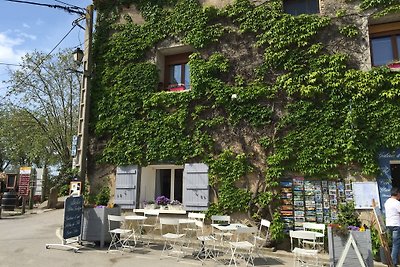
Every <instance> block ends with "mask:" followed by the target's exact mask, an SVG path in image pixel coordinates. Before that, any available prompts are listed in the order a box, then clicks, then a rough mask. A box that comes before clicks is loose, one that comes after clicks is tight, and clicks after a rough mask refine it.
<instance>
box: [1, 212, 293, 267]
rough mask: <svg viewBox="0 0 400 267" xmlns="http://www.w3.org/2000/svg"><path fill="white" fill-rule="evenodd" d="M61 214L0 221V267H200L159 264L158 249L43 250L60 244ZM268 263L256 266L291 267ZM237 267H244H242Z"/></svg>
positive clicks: (187, 261) (288, 262) (275, 257)
mask: <svg viewBox="0 0 400 267" xmlns="http://www.w3.org/2000/svg"><path fill="white" fill-rule="evenodd" d="M63 212H64V211H63V210H52V211H47V212H38V214H26V215H23V216H4V215H6V214H5V213H4V212H3V216H2V219H0V266H1V267H23V266H35V267H55V266H56V267H60V266H68V267H70V266H96V267H102V266H107V267H108V266H113V267H114V266H115V267H125V266H126V267H128V266H129V267H132V266H138V267H139V266H151V267H158V266H160V267H161V266H162V267H169V266H201V262H200V261H198V260H195V259H193V258H191V257H188V258H186V257H185V258H183V259H182V260H180V261H179V262H177V261H176V259H174V258H163V259H161V260H160V253H161V251H160V249H161V247H160V246H155V247H151V248H137V249H135V250H134V251H133V252H128V251H126V252H124V253H123V254H121V252H119V251H113V252H107V249H100V248H99V247H94V248H92V247H89V246H84V247H82V246H78V247H80V249H79V252H77V253H74V252H73V251H72V250H69V249H66V248H50V249H46V244H61V242H62V241H61V239H60V236H61V232H60V230H61V226H62V223H63ZM270 254H271V255H269V254H268V255H267V262H265V261H264V260H263V259H261V258H258V259H256V260H255V266H275V267H283V266H292V265H293V259H292V257H291V255H290V254H288V255H286V256H285V255H282V254H276V253H272V252H270ZM204 266H227V265H226V264H224V263H221V262H215V261H213V260H207V261H206V262H205V265H204ZM239 266H245V264H244V263H241V264H240V265H239Z"/></svg>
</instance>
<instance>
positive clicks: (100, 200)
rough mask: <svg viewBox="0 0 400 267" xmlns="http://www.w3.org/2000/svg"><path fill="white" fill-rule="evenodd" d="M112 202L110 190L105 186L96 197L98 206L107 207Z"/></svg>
mask: <svg viewBox="0 0 400 267" xmlns="http://www.w3.org/2000/svg"><path fill="white" fill-rule="evenodd" d="M109 200H110V188H109V187H108V186H104V187H102V188H101V190H100V192H99V193H98V194H97V195H96V202H95V203H96V205H101V206H107V205H108V201H109Z"/></svg>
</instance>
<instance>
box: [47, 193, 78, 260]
mask: <svg viewBox="0 0 400 267" xmlns="http://www.w3.org/2000/svg"><path fill="white" fill-rule="evenodd" d="M82 212H83V196H72V195H71V196H69V197H67V198H66V199H65V203H64V227H63V239H62V243H61V244H46V248H47V249H49V248H50V247H52V246H55V247H65V248H70V249H73V250H74V252H78V249H79V248H77V247H74V246H70V245H69V244H72V243H77V242H78V243H79V242H80V241H81V240H80V235H81V228H82ZM74 237H75V238H76V239H74V240H73V241H68V240H67V239H70V238H74Z"/></svg>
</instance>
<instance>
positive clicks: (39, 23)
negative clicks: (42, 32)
mask: <svg viewBox="0 0 400 267" xmlns="http://www.w3.org/2000/svg"><path fill="white" fill-rule="evenodd" d="M43 23H44V21H43V20H41V19H37V20H36V22H35V24H36V25H37V26H41V25H43Z"/></svg>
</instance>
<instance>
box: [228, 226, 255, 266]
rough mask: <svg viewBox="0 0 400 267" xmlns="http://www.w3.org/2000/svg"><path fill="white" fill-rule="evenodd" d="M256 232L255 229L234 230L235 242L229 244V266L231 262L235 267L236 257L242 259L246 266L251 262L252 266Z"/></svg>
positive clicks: (241, 228)
mask: <svg viewBox="0 0 400 267" xmlns="http://www.w3.org/2000/svg"><path fill="white" fill-rule="evenodd" d="M257 232H258V228H257V227H255V226H254V227H239V228H238V229H237V230H236V241H235V242H229V244H230V248H231V253H232V254H231V259H230V261H229V266H231V264H232V262H234V263H235V266H237V259H236V258H237V257H240V258H243V259H244V260H245V262H246V266H247V265H248V264H249V263H250V262H251V264H252V266H254V257H253V251H254V248H255V246H256V239H255V237H256V234H257Z"/></svg>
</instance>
